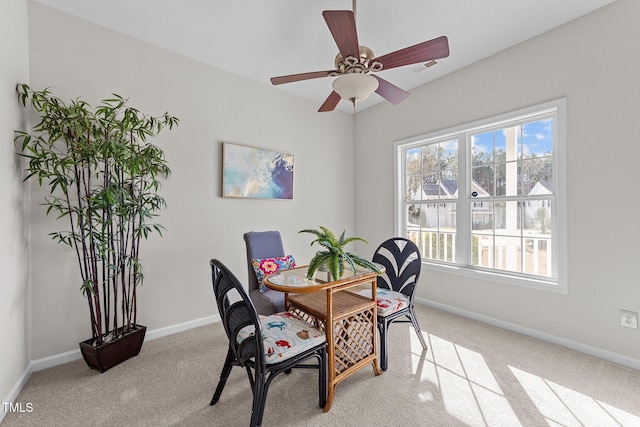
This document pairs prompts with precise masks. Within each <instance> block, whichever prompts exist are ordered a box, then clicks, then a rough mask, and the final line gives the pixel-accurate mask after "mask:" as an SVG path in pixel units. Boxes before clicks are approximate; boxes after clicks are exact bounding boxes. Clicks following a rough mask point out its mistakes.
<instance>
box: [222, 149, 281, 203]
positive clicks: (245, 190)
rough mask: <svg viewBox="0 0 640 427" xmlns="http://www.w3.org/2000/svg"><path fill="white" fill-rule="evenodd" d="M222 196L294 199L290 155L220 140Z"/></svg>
mask: <svg viewBox="0 0 640 427" xmlns="http://www.w3.org/2000/svg"><path fill="white" fill-rule="evenodd" d="M222 197H250V198H260V199H293V154H288V153H281V152H278V151H271V150H265V149H261V148H254V147H247V146H244V145H237V144H230V143H228V142H225V143H223V144H222Z"/></svg>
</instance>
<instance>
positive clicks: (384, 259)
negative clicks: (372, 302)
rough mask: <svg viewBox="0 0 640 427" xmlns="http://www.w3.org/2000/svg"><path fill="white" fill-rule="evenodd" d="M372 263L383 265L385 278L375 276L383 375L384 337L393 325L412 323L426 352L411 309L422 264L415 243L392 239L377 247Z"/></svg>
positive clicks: (386, 353)
mask: <svg viewBox="0 0 640 427" xmlns="http://www.w3.org/2000/svg"><path fill="white" fill-rule="evenodd" d="M373 262H377V263H379V264H382V265H383V266H384V267H385V269H386V271H385V273H384V274H382V275H380V276H378V281H377V284H376V286H377V295H376V301H377V311H378V330H379V331H380V368H381V369H382V370H383V371H386V370H387V366H388V358H389V352H388V345H387V333H388V331H389V326H390V325H391V324H392V323H394V322H411V324H412V325H413V328H414V329H415V331H416V334H417V335H418V339H419V340H420V344H422V348H423V349H424V350H426V349H427V344H426V343H425V341H424V337H423V336H422V333H420V325H418V319H417V318H416V314H415V311H414V307H413V297H414V294H415V292H416V285H417V284H418V279H419V278H420V269H421V263H422V261H421V256H420V250H419V249H418V247H417V246H416V244H415V243H413V242H412V241H411V240H408V239H405V238H403V237H393V238H391V239H388V240H386V241H384V242H383V243H382V244H381V245H380V246H378V249H376V251H375V253H374V255H373ZM369 293H371V292H369Z"/></svg>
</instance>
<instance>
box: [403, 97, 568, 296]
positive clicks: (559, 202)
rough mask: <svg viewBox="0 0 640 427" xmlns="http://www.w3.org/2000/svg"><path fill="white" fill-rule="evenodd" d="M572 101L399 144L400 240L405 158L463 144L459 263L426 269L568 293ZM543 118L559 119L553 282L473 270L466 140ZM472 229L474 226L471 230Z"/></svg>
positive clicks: (555, 143) (433, 264)
mask: <svg viewBox="0 0 640 427" xmlns="http://www.w3.org/2000/svg"><path fill="white" fill-rule="evenodd" d="M566 110H567V101H566V98H561V99H556V100H553V101H549V102H545V103H542V104H538V105H535V106H531V107H527V108H523V109H519V110H517V111H513V112H510V113H505V114H501V115H498V116H494V117H489V118H486V119H482V120H478V121H475V122H472V123H467V124H464V125H459V126H455V127H453V128H449V129H443V130H439V131H435V132H431V133H428V134H424V135H418V136H415V137H411V138H407V139H402V140H398V141H395V142H394V143H393V162H394V230H395V234H396V235H398V236H404V235H405V231H406V224H405V221H406V218H405V202H406V201H405V200H404V197H405V194H406V192H405V185H406V179H405V171H406V167H405V166H406V165H405V156H404V152H405V150H406V149H408V148H413V147H416V146H421V145H424V144H425V143H428V142H430V141H435V140H443V139H446V138H458V141H459V147H458V165H459V174H458V188H459V190H458V194H459V195H460V196H459V198H458V200H457V202H458V218H457V222H456V223H457V228H456V230H457V231H456V245H457V251H456V254H457V259H456V261H455V263H443V262H438V261H435V260H430V259H424V258H423V259H422V264H423V267H425V268H428V269H433V270H438V271H443V272H447V273H451V274H457V275H462V276H466V277H472V278H475V279H481V280H490V281H493V282H501V283H506V284H510V285H515V286H523V287H529V288H536V289H543V290H548V291H551V292H558V293H563V294H566V293H568V286H567V285H568V278H567V191H566V188H567V172H566V171H567V155H566V153H567V141H566V122H567V112H566ZM543 114H553V115H554V126H553V151H552V154H553V161H552V167H553V181H554V186H555V198H556V200H555V204H556V206H555V209H554V211H553V218H552V221H553V222H552V230H553V237H552V265H553V273H552V277H540V276H536V277H531V276H526V275H522V274H518V273H512V272H509V271H504V270H497V269H495V270H491V269H486V268H485V269H477V268H474V267H473V266H472V265H471V262H470V261H468V260H469V259H470V252H471V251H470V249H469V242H470V239H469V236H470V233H471V230H469V224H471V222H470V220H469V215H470V213H469V212H468V209H467V206H468V203H467V202H468V201H469V200H468V197H469V196H468V194H469V189H468V186H469V182H470V179H469V178H468V173H469V171H470V169H471V168H470V166H469V165H468V159H469V158H470V153H471V144H470V142H469V141H468V139H467V138H466V137H465V135H468V134H470V133H474V132H478V131H480V130H482V129H484V128H488V127H496V126H500V125H502V124H507V123H509V122H512V121H516V120H526V119H528V118H532V117H535V116H539V115H543ZM467 223H468V224H467Z"/></svg>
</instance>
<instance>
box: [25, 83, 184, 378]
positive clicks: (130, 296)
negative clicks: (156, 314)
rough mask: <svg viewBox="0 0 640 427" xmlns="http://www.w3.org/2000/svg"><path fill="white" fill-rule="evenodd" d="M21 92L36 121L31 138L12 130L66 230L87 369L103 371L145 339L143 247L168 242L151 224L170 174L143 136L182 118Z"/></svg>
mask: <svg viewBox="0 0 640 427" xmlns="http://www.w3.org/2000/svg"><path fill="white" fill-rule="evenodd" d="M16 92H17V94H18V99H19V101H20V102H21V103H22V105H23V106H24V107H25V108H26V107H27V105H30V106H31V108H32V109H33V110H34V111H35V112H36V113H37V114H38V116H39V122H38V123H37V124H36V125H35V126H34V127H33V130H32V133H30V132H25V131H15V137H14V141H15V143H16V145H17V146H18V147H19V148H20V154H21V155H22V156H23V157H25V158H26V159H27V160H28V162H27V166H26V169H27V173H28V174H27V177H26V178H25V180H29V179H36V180H37V181H38V184H40V185H41V186H45V185H46V186H48V193H47V195H46V196H45V202H44V205H45V206H46V208H47V214H49V213H55V214H56V215H57V217H58V219H63V220H66V221H67V222H66V223H67V224H68V226H70V229H67V228H66V227H65V228H64V229H63V230H61V231H56V232H53V233H50V235H51V237H52V238H53V239H54V240H55V241H56V242H58V243H62V244H65V245H68V246H70V247H71V248H73V249H74V251H75V255H76V257H77V261H78V265H79V267H80V280H79V282H80V284H81V290H82V292H83V294H84V296H85V297H86V301H87V305H88V309H89V316H90V322H91V332H92V338H91V339H88V340H86V341H83V342H81V343H80V349H81V352H82V355H83V357H84V359H85V361H86V362H87V364H88V365H89V366H90V367H91V368H94V369H97V370H99V371H100V372H104V371H106V370H107V369H109V368H110V367H112V366H115V365H116V364H118V363H120V362H122V361H124V360H126V359H128V358H130V357H133V356H135V355H137V354H138V353H139V352H140V348H141V346H142V342H143V340H144V334H145V331H146V327H145V326H143V325H140V324H138V319H137V300H136V289H137V287H138V286H139V285H140V284H142V281H143V273H142V265H141V263H140V242H141V240H142V239H146V238H147V237H148V236H149V235H150V234H151V233H153V232H158V233H159V234H160V235H161V234H162V229H163V227H162V226H161V225H159V224H156V223H154V222H153V220H154V218H155V217H156V216H157V213H156V212H157V211H158V210H159V209H161V208H164V207H165V200H164V199H163V198H162V197H161V196H160V195H159V194H158V190H159V186H160V181H159V180H160V179H161V178H166V177H168V176H169V174H170V172H171V170H170V169H169V166H168V164H167V162H166V160H165V157H164V153H163V151H162V150H161V149H160V148H159V147H157V146H155V145H153V144H151V143H149V142H147V138H149V137H153V136H155V135H157V134H158V133H159V132H160V131H161V130H162V129H163V128H165V127H167V126H168V127H169V129H171V128H173V127H174V126H177V124H178V119H177V118H176V117H173V116H170V115H169V114H168V113H165V114H164V115H161V116H158V117H152V116H149V115H146V114H143V113H141V112H140V111H138V110H137V109H135V108H131V107H129V106H127V99H125V98H123V97H121V96H119V95H115V94H114V95H113V97H112V98H110V99H105V100H103V101H102V102H101V104H100V105H99V106H98V107H96V108H92V107H91V106H90V105H89V104H88V103H87V102H85V101H82V100H80V99H76V100H71V101H69V102H68V103H67V102H64V101H62V100H61V99H59V98H56V97H55V96H53V95H52V94H51V92H50V91H49V90H48V89H44V90H41V91H36V90H33V89H31V88H30V87H29V86H28V85H26V84H19V85H17V86H16Z"/></svg>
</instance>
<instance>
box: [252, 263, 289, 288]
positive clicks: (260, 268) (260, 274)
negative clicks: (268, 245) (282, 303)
mask: <svg viewBox="0 0 640 427" xmlns="http://www.w3.org/2000/svg"><path fill="white" fill-rule="evenodd" d="M251 265H253V270H254V271H255V272H256V277H257V278H258V285H259V286H260V292H265V291H266V290H267V287H266V286H265V285H263V284H262V280H263V279H264V276H266V275H268V274H271V273H275V272H276V271H280V270H286V269H287V268H293V267H295V266H296V260H295V259H294V258H293V255H287V256H282V257H275V258H263V259H255V258H251Z"/></svg>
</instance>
